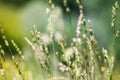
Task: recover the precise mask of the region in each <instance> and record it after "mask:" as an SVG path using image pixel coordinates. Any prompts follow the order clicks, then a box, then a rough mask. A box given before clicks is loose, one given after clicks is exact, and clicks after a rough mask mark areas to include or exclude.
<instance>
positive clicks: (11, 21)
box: [0, 0, 120, 60]
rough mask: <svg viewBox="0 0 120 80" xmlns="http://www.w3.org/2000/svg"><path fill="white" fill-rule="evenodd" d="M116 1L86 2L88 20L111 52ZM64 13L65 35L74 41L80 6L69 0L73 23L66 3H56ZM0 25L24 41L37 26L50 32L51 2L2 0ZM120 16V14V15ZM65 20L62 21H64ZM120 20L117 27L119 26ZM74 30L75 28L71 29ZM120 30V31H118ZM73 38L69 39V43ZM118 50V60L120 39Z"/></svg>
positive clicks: (13, 37)
mask: <svg viewBox="0 0 120 80" xmlns="http://www.w3.org/2000/svg"><path fill="white" fill-rule="evenodd" d="M115 1H116V0H82V4H83V7H84V13H85V16H86V18H87V19H90V20H92V22H93V27H94V30H95V35H96V37H97V40H98V42H99V43H98V44H99V45H100V46H101V47H102V46H104V47H105V48H108V49H109V46H110V45H111V41H112V36H110V35H111V34H112V31H111V29H110V27H111V26H110V22H111V9H112V5H113V4H114V2H115ZM53 2H54V3H55V4H56V5H58V6H59V7H60V9H61V13H63V12H62V11H64V15H63V17H62V18H63V20H64V21H63V22H64V24H65V31H64V32H65V34H66V35H68V36H66V37H67V38H68V37H69V38H72V37H73V36H74V34H75V32H72V33H73V34H72V35H71V32H70V31H71V30H75V27H76V22H77V19H78V15H79V13H78V7H77V5H76V2H75V0H68V6H69V7H70V9H71V15H70V16H71V24H72V26H70V20H69V19H70V16H69V15H67V16H66V14H65V8H64V6H63V0H53ZM0 3H1V5H0V18H1V19H0V23H1V25H3V27H4V28H5V30H6V34H7V35H8V37H9V38H11V39H18V40H19V39H20V38H22V39H24V35H27V34H29V31H30V30H31V27H32V26H33V25H34V24H36V26H38V27H39V30H40V31H45V30H46V26H47V25H46V23H47V16H46V13H45V9H46V8H47V6H48V5H47V0H0ZM118 13H119V12H118ZM61 20H62V19H60V21H61ZM119 20H120V19H119V17H118V20H117V21H118V22H117V24H116V26H117V27H119V25H120V23H119ZM70 28H71V29H70ZM118 29H119V28H118ZM69 40H70V39H68V41H69ZM117 41H118V43H116V44H117V45H116V46H115V47H116V51H117V56H116V57H117V60H119V57H120V55H119V49H120V47H119V45H118V44H120V43H119V39H118V40H117Z"/></svg>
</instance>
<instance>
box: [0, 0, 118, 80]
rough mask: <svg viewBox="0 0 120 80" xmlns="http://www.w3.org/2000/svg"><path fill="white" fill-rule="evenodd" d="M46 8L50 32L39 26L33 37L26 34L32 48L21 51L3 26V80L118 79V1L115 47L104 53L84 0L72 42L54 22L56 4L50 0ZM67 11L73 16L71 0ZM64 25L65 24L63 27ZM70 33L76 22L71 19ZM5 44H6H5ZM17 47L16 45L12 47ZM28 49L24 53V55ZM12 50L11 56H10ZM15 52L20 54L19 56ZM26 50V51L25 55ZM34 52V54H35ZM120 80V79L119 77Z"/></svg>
mask: <svg viewBox="0 0 120 80" xmlns="http://www.w3.org/2000/svg"><path fill="white" fill-rule="evenodd" d="M48 4H49V7H48V8H47V9H46V13H47V15H48V24H47V31H46V33H45V34H44V33H41V32H40V31H38V30H37V29H36V27H35V26H34V29H33V30H32V31H31V32H30V33H31V37H32V39H28V38H27V37H25V40H26V41H27V43H28V44H29V45H30V46H31V47H32V49H33V52H31V50H25V51H21V50H20V49H19V47H18V46H17V45H16V43H15V42H14V41H13V40H11V41H8V40H7V37H6V36H5V34H4V30H3V29H2V27H0V31H1V34H2V36H0V37H1V38H2V41H3V43H4V44H1V45H0V79H1V80H117V79H118V78H114V75H115V74H114V72H113V67H114V44H115V40H116V39H117V37H118V36H119V31H116V26H115V23H116V11H117V10H118V8H119V6H118V1H116V3H115V5H114V6H113V7H112V22H111V26H112V30H113V32H112V33H113V35H111V36H113V43H112V46H111V50H110V51H107V50H106V49H105V48H102V51H101V53H102V54H100V52H99V47H98V44H97V40H96V38H95V36H94V31H93V26H92V22H91V21H90V20H86V18H85V16H84V13H83V6H82V5H81V2H80V0H76V5H78V7H79V11H80V15H79V17H78V23H76V24H77V27H76V31H75V32H76V34H75V35H74V37H73V38H72V39H71V40H70V41H69V43H68V42H66V39H65V38H64V34H62V32H61V31H58V30H56V29H55V28H54V27H55V26H56V25H53V23H54V19H55V17H56V16H54V15H53V10H54V9H55V5H54V4H53V2H52V0H48ZM63 4H64V6H65V8H66V13H67V14H68V15H70V13H71V12H70V8H69V6H68V5H67V0H63ZM61 27H62V26H61ZM70 29H71V30H70V32H71V34H72V32H73V31H72V24H71V20H70ZM2 45H5V47H2ZM11 46H13V47H14V48H11ZM23 52H24V54H22V53H23ZM6 53H10V55H6ZM14 53H18V54H19V55H17V56H15V55H14ZM25 53H26V54H25ZM32 53H34V54H32ZM6 56H7V57H6ZM118 80H119V79H118Z"/></svg>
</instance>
